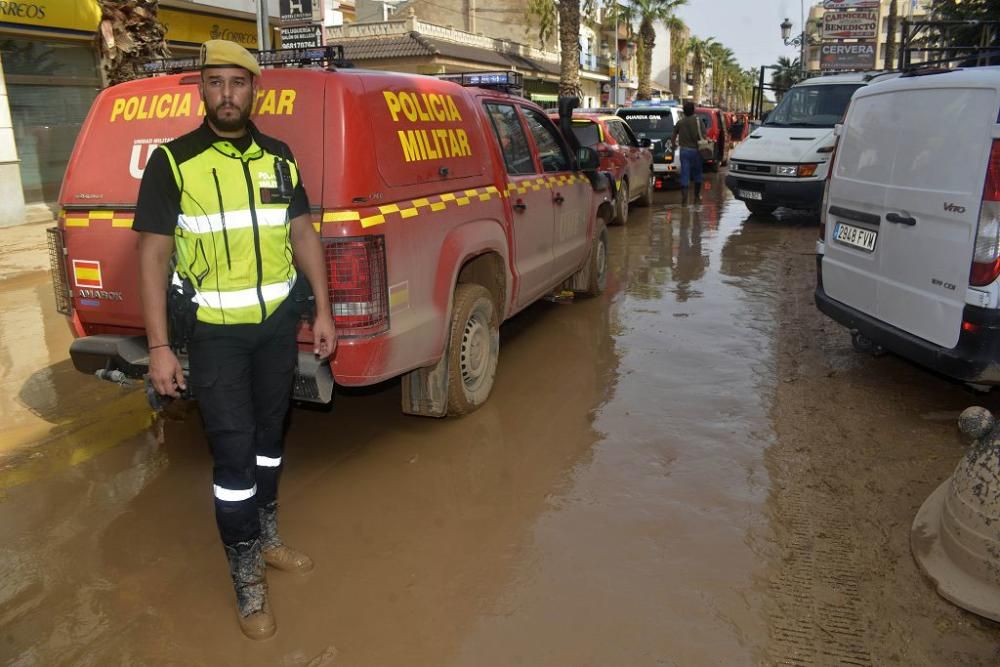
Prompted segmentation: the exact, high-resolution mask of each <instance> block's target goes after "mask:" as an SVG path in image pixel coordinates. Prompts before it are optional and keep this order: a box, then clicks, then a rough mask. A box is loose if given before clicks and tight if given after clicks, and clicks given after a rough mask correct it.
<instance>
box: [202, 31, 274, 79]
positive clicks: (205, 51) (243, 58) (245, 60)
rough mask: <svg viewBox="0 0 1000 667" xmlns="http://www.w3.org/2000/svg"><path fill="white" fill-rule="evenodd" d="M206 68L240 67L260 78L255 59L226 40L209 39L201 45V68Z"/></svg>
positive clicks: (235, 44) (238, 46)
mask: <svg viewBox="0 0 1000 667" xmlns="http://www.w3.org/2000/svg"><path fill="white" fill-rule="evenodd" d="M206 67H242V68H243V69H245V70H247V71H248V72H250V73H251V74H254V75H256V76H260V65H259V64H258V63H257V59H256V58H254V57H253V55H252V54H251V53H250V52H249V51H247V50H246V49H244V48H243V47H242V46H240V45H239V44H237V43H236V42H230V41H229V40H227V39H210V40H208V41H207V42H205V43H204V44H202V45H201V68H202V69H205V68H206Z"/></svg>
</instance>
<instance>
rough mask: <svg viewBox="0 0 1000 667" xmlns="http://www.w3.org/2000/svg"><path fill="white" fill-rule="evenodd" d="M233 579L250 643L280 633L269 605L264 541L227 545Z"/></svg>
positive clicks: (242, 627) (243, 626)
mask: <svg viewBox="0 0 1000 667" xmlns="http://www.w3.org/2000/svg"><path fill="white" fill-rule="evenodd" d="M225 547H226V559H227V560H228V561H229V575H230V576H231V577H232V578H233V588H234V589H235V590H236V611H237V616H238V618H239V622H240V629H241V630H243V634H245V635H246V636H247V637H249V638H250V639H267V638H268V637H270V636H272V635H273V634H274V632H275V630H276V629H277V628H276V626H275V624H274V616H272V615H271V607H270V605H269V604H268V602H267V580H266V579H265V578H264V559H263V557H262V556H261V548H260V540H251V541H249V542H240V543H238V544H234V545H228V544H227V545H225Z"/></svg>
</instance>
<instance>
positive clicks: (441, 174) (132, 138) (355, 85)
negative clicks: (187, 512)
mask: <svg viewBox="0 0 1000 667" xmlns="http://www.w3.org/2000/svg"><path fill="white" fill-rule="evenodd" d="M283 53H287V52H282V51H278V52H272V53H268V54H265V59H262V60H263V62H265V63H266V64H267V63H274V62H275V61H280V60H281V57H282V54H283ZM323 54H324V55H323V58H324V59H325V58H331V57H332V56H331V51H330V50H329V49H327V50H326V51H324V52H323ZM303 58H304V56H303V54H301V53H291V54H289V60H290V61H291V62H295V63H301V61H302V59H303ZM519 76H520V75H519V74H517V73H514V72H497V73H485V74H475V75H461V76H458V77H451V78H452V79H455V80H447V79H443V78H433V77H425V76H418V75H410V74H399V73H392V72H381V71H365V70H355V69H348V68H344V69H336V68H334V67H327V68H315V69H313V68H306V67H275V68H271V69H265V70H264V72H263V74H262V77H261V83H260V87H259V93H258V100H257V103H256V106H255V113H254V117H253V118H254V121H255V123H256V124H257V125H258V126H259V127H260V129H261V130H262V131H263V132H265V133H267V134H271V135H274V136H276V137H278V138H280V139H282V140H284V141H285V142H287V143H288V144H289V145H290V147H291V149H292V151H293V152H294V154H295V156H296V158H297V160H298V162H299V165H300V168H301V171H302V173H303V176H304V182H305V186H306V190H307V192H308V193H309V197H310V200H311V202H312V205H313V211H312V215H313V220H314V224H315V226H316V228H317V229H318V230H319V232H320V234H321V237H322V240H323V244H324V247H325V252H326V258H327V261H328V263H329V265H328V272H329V292H330V300H331V303H332V308H333V311H334V313H333V314H334V321H335V323H336V325H337V327H338V333H339V336H340V341H339V345H338V347H337V351H336V354H335V355H334V357H333V358H332V360H331V361H330V362H329V364H327V363H320V362H317V361H316V360H315V358H314V356H313V355H312V353H311V346H310V345H309V344H308V343H309V341H310V340H311V336H310V332H309V331H308V322H303V324H302V330H301V332H300V339H299V340H300V343H301V346H300V350H301V353H300V355H299V367H298V371H297V377H296V383H295V387H296V390H295V396H296V398H297V399H299V400H305V401H314V402H320V403H323V402H328V401H330V400H332V387H333V382H334V381H335V382H336V383H339V384H342V385H351V386H358V385H370V384H374V383H377V382H381V381H383V380H386V379H389V378H393V377H396V376H402V378H403V383H402V385H403V396H402V409H403V411H404V412H406V413H410V414H418V415H427V416H438V417H440V416H445V415H457V414H463V413H466V412H469V411H471V410H474V409H475V408H477V407H478V406H479V405H481V404H482V403H483V402H484V401H485V400H486V398H487V397H488V396H489V393H490V390H491V388H492V386H493V378H494V373H495V371H496V366H497V360H498V355H499V346H500V342H499V326H500V323H501V322H502V321H504V320H506V319H507V318H509V317H511V316H512V315H514V314H515V313H517V312H518V311H520V310H522V309H523V308H525V307H526V306H528V305H529V304H531V303H532V302H534V301H535V300H537V299H539V298H541V297H543V296H546V295H547V294H550V293H552V292H553V291H559V290H563V289H572V290H574V291H576V292H578V293H581V294H585V295H595V294H598V293H599V292H600V291H601V290H602V289H603V287H604V284H605V272H606V268H607V232H606V229H605V225H606V223H607V222H608V221H609V220H610V219H611V217H612V215H613V205H612V202H611V188H610V187H609V180H608V178H607V177H606V176H605V175H604V174H602V173H600V172H599V171H597V169H598V164H599V161H598V157H597V154H596V152H595V151H593V149H589V148H585V147H584V148H577V147H576V145H575V144H572V143H571V142H572V141H573V140H572V139H569V140H567V138H566V134H567V133H564V132H562V131H560V129H559V128H558V127H557V126H556V125H555V124H554V123H553V122H552V121H551V120H550V119H549V118H548V117H547V116H546V114H545V112H544V111H543V110H542V109H541V108H539V107H538V106H537V105H535V104H533V103H531V102H530V101H528V100H526V99H524V98H522V97H520V96H518V95H516V94H513V93H512V92H510V91H511V90H512V89H515V88H516V86H517V85H518V84H519V80H518V78H519ZM198 80H199V74H198V73H197V72H188V73H177V74H166V75H162V76H159V75H157V76H151V77H149V78H146V79H142V80H138V81H132V82H129V83H125V84H121V85H117V86H114V87H112V88H109V89H106V90H104V91H102V92H101V94H100V95H99V96H98V98H97V99H96V101H95V102H94V105H93V108H92V109H91V111H90V114H89V116H88V117H87V120H86V122H85V123H84V124H83V127H82V129H81V132H80V135H79V137H78V139H77V142H76V146H75V148H74V151H73V155H72V158H71V160H70V163H69V166H68V168H67V173H66V178H65V180H64V182H63V187H62V192H61V195H60V206H61V209H62V211H61V213H60V216H59V224H58V227H57V228H53V229H52V230H50V244H51V249H52V251H53V252H52V256H53V266H52V270H53V276H54V281H53V283H54V285H55V290H56V300H57V303H58V304H59V306H60V309H61V310H62V311H63V312H64V313H66V314H67V315H68V317H69V318H70V321H71V323H72V328H73V330H74V332H75V334H76V336H77V339H76V340H75V341H74V342H73V343H72V345H71V349H70V355H71V357H72V359H73V363H74V365H75V366H76V368H77V369H78V370H80V371H83V372H87V373H96V374H97V375H99V376H105V377H106V376H109V375H115V376H117V377H121V375H120V374H124V375H125V376H127V377H130V378H136V379H138V378H141V377H143V375H144V373H145V372H146V371H147V366H148V351H147V349H146V339H145V335H144V330H143V319H142V311H141V307H140V303H139V289H138V280H137V276H138V265H137V257H136V244H137V240H138V234H136V233H135V232H133V231H132V230H131V224H132V218H133V216H134V210H135V201H136V195H137V192H138V186H139V180H140V179H141V177H142V171H143V167H144V166H145V164H146V161H147V160H148V158H149V155H150V153H151V152H152V151H153V150H154V149H155V148H156V146H157V145H158V144H160V143H163V142H165V141H168V140H170V139H172V138H174V137H177V136H179V135H182V134H184V133H186V132H188V131H190V130H192V129H194V128H195V127H197V125H198V124H200V123H201V122H202V118H203V116H204V109H203V107H202V106H201V103H200V98H199V94H198V86H197V83H198ZM565 106H566V107H567V109H566V113H565V116H566V121H565V124H566V128H567V130H568V122H569V120H568V119H569V115H570V113H571V111H572V109H571V106H570V105H565ZM182 363H186V361H185V360H183V359H182ZM116 371H117V373H116Z"/></svg>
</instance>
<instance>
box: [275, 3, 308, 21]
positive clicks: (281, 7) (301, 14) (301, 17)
mask: <svg viewBox="0 0 1000 667" xmlns="http://www.w3.org/2000/svg"><path fill="white" fill-rule="evenodd" d="M278 13H279V14H280V15H281V24H282V25H292V24H296V23H299V24H301V23H312V22H313V0H278Z"/></svg>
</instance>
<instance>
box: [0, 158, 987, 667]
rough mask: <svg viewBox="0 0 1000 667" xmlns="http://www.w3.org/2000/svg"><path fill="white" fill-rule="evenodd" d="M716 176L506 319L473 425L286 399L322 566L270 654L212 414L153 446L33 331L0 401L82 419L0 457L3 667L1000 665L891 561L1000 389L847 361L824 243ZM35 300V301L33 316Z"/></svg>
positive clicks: (148, 430) (288, 507) (900, 556)
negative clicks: (238, 590)
mask: <svg viewBox="0 0 1000 667" xmlns="http://www.w3.org/2000/svg"><path fill="white" fill-rule="evenodd" d="M720 183H721V179H720V178H719V177H718V176H716V177H713V179H712V181H711V184H710V185H711V188H710V189H708V190H707V191H706V195H707V196H706V201H705V203H704V205H702V206H699V207H691V208H689V209H685V210H682V209H681V208H680V207H679V206H677V205H676V204H677V201H678V196H677V193H676V192H668V193H665V194H658V195H657V198H656V199H657V201H656V203H655V205H654V206H652V207H651V208H649V209H641V208H636V209H633V211H632V213H631V216H630V219H629V223H628V225H627V226H625V227H617V228H612V229H610V230H609V236H610V243H609V246H610V256H609V262H610V264H611V272H610V275H609V281H608V291H607V293H606V294H605V295H603V296H602V297H600V298H597V299H590V300H578V301H577V302H573V303H564V304H563V303H560V304H556V303H547V302H543V303H539V304H536V305H535V306H532V307H531V308H529V309H528V310H526V311H525V312H523V313H521V314H520V315H518V316H517V317H516V318H514V319H513V320H512V321H511V322H509V323H508V324H506V325H505V326H504V327H503V328H502V330H501V339H502V346H501V357H500V365H499V368H498V373H497V383H496V385H495V387H494V391H493V394H492V396H491V397H490V399H489V401H488V402H487V404H486V405H485V406H484V407H483V408H481V409H480V410H478V411H477V412H475V413H473V414H471V415H468V416H466V417H463V418H460V419H447V420H429V419H419V418H413V417H406V416H403V415H402V414H401V413H400V409H399V401H400V387H399V383H398V382H396V383H388V384H385V385H381V386H378V387H373V388H369V389H365V390H353V391H338V395H337V397H336V402H335V405H334V408H333V410H332V413H329V414H328V413H324V412H317V411H309V410H296V411H294V414H293V419H292V424H291V427H290V430H289V433H288V439H287V449H286V454H285V461H286V469H285V472H284V477H283V481H282V487H281V502H282V514H281V517H282V521H281V523H282V532H283V533H284V537H285V539H286V540H287V541H288V542H289V544H291V545H292V546H295V547H298V548H301V549H303V550H304V551H306V552H307V553H309V554H310V555H311V556H312V557H313V559H314V560H315V562H316V568H315V570H314V571H313V572H311V573H310V574H308V575H305V576H303V577H296V576H293V575H288V574H285V573H281V572H276V573H271V574H270V575H269V577H268V579H269V582H270V586H271V602H272V608H273V609H274V612H275V615H276V618H277V623H278V633H277V635H276V636H275V637H274V638H273V639H270V640H268V641H264V642H251V641H249V640H246V639H244V638H243V636H242V634H241V633H240V631H239V628H238V626H237V623H236V621H235V618H234V617H233V616H234V612H233V593H232V589H231V587H230V585H229V583H228V581H227V572H226V564H225V558H224V556H223V551H222V547H221V545H220V544H219V541H218V536H217V533H216V529H215V525H214V519H213V514H212V501H211V461H210V458H209V455H208V451H207V447H206V444H205V441H204V437H203V434H202V431H201V427H200V423H199V419H198V414H197V410H196V409H195V408H194V406H186V405H183V404H175V405H174V406H173V407H172V408H171V409H170V410H169V411H168V412H167V413H166V414H165V415H164V416H163V417H162V418H160V419H158V420H157V421H155V422H154V423H153V425H152V426H150V427H146V422H141V420H142V419H146V418H148V411H145V412H144V411H143V409H142V407H141V405H140V404H139V400H140V399H141V398H142V396H141V394H140V393H139V392H132V393H128V394H124V395H123V394H122V393H121V390H120V389H119V388H117V387H114V386H109V385H104V384H101V383H98V382H97V381H96V380H92V379H90V378H86V377H82V376H80V377H78V378H74V377H73V376H72V375H71V374H70V371H71V369H70V368H68V367H67V366H66V364H67V362H66V359H65V352H64V351H62V352H59V351H56V349H57V348H61V346H62V345H64V344H67V343H68V341H67V340H66V334H65V332H63V333H59V334H54V333H50V332H49V328H50V327H51V326H54V325H50V324H49V323H48V322H49V321H50V320H52V319H53V318H52V314H51V313H49V312H48V311H46V312H45V313H43V315H44V319H45V321H46V322H47V323H46V324H45V325H41V328H39V326H40V325H35V324H33V325H30V326H33V327H35V328H34V329H31V330H32V331H36V332H38V333H36V334H34V335H35V336H36V337H39V338H44V339H45V340H46V345H47V347H48V348H49V350H50V354H49V357H48V360H47V361H45V362H42V363H34V362H33V363H34V366H39V368H34V369H32V368H29V366H32V364H30V363H22V364H21V366H18V368H23V372H21V375H19V376H17V377H18V378H20V379H19V380H16V381H15V380H13V379H10V381H9V382H8V383H7V385H6V386H4V390H5V392H7V394H8V396H5V398H6V399H7V400H10V394H11V393H12V392H13V394H14V395H16V396H19V397H20V398H19V400H21V402H22V403H23V404H24V405H27V406H30V407H31V409H32V410H34V412H33V413H32V414H35V413H37V414H38V415H41V416H43V417H44V419H45V421H46V423H52V424H63V423H64V422H65V426H66V428H67V429H69V428H70V427H71V426H73V425H75V424H78V422H79V421H80V420H81V419H83V414H85V415H88V416H93V415H97V416H98V417H97V421H94V422H89V426H88V427H87V428H80V429H76V430H69V431H67V433H76V434H79V435H78V436H76V439H75V440H74V439H73V438H71V437H70V436H69V435H66V436H65V437H61V438H57V439H56V440H54V441H52V443H51V445H50V443H46V445H45V447H43V448H41V449H40V450H35V451H36V453H38V454H39V455H40V456H41V457H42V460H51V461H58V465H35V466H32V464H31V460H32V459H28V460H24V461H16V462H15V463H12V464H11V465H10V466H8V467H7V468H0V490H3V491H4V495H2V496H0V530H2V532H3V535H4V540H3V541H2V543H0V571H2V572H3V577H2V579H0V664H4V665H16V666H17V667H34V666H35V665H45V666H46V667H47V666H49V665H74V666H77V665H83V666H90V665H93V666H95V667H98V666H101V667H103V666H105V665H143V666H146V665H154V666H156V665H185V666H200V665H205V666H212V667H215V666H216V665H240V666H241V667H242V666H250V667H256V666H258V665H260V666H267V667H272V666H273V667H396V666H400V667H425V666H426V667H494V666H495V667H510V666H513V665H525V666H530V667H562V666H566V667H590V666H593V667H662V666H681V667H687V666H693V667H700V666H702V665H725V666H727V667H729V666H737V665H774V664H788V665H891V664H899V665H906V666H909V665H995V664H998V663H1000V657H998V654H997V652H996V651H997V646H998V641H1000V632H998V629H997V626H995V625H994V624H990V623H987V622H985V621H981V620H979V619H977V618H976V617H974V616H971V615H969V614H966V613H965V612H962V611H960V610H958V609H956V608H955V607H953V606H952V605H950V604H949V603H947V602H945V601H943V600H942V599H940V598H938V597H937V595H936V594H935V593H934V592H933V590H932V588H931V587H930V585H929V584H928V583H927V582H926V581H925V580H923V579H922V578H921V576H920V575H919V573H918V572H917V570H916V567H915V566H914V564H913V561H912V559H911V557H910V554H909V547H908V536H909V525H910V522H911V521H912V518H913V515H914V514H915V512H916V509H917V507H919V505H920V503H921V502H922V501H923V499H924V498H925V497H926V495H927V494H929V493H930V491H931V490H932V489H933V488H934V487H935V486H936V485H937V484H938V483H939V482H940V481H941V480H942V479H943V478H944V477H945V476H946V475H947V474H949V473H950V471H951V470H952V468H953V467H954V465H955V464H956V463H957V461H958V457H959V456H960V455H961V453H962V447H961V444H960V442H959V441H958V436H957V430H956V427H955V421H954V418H955V417H957V415H958V412H959V411H960V410H961V409H962V408H964V407H966V406H967V405H969V404H971V403H975V402H980V403H983V404H984V405H986V406H987V407H990V408H991V409H993V410H994V411H995V412H996V411H997V409H998V407H1000V406H997V405H996V403H997V402H998V401H1000V398H994V396H993V395H990V396H989V397H987V398H986V399H984V400H980V399H979V398H977V397H976V396H973V395H970V394H968V393H966V391H965V390H964V389H962V388H961V387H959V386H957V385H954V384H951V383H949V382H947V381H944V380H941V379H939V378H936V377H934V376H932V375H930V374H928V373H926V372H924V371H922V370H920V369H917V368H914V367H912V366H909V365H908V364H905V363H903V362H901V361H899V360H898V359H894V358H892V357H883V358H879V359H872V358H868V357H862V356H859V355H857V354H856V353H854V352H853V351H852V350H851V347H850V342H849V338H848V336H847V333H846V332H845V331H843V330H841V329H840V328H839V327H838V326H837V325H834V324H833V323H832V322H829V321H827V320H825V319H824V318H823V317H822V316H821V315H820V314H819V313H818V312H817V311H816V310H815V308H814V306H813V305H812V302H811V290H812V285H813V284H814V282H813V281H814V279H813V274H812V271H813V270H814V269H813V267H814V263H813V262H814V258H813V256H812V252H813V240H814V238H815V234H816V231H815V226H814V225H811V224H806V223H803V222H796V221H794V220H793V221H787V220H786V221H784V222H779V223H776V222H774V221H773V220H772V221H761V220H756V219H752V218H748V216H747V215H746V212H745V210H744V208H743V205H742V204H740V203H739V202H734V201H732V200H731V199H728V195H727V194H726V193H725V192H723V191H722V190H721V189H720V187H719V186H720ZM22 287H23V288H25V289H29V290H35V293H34V296H32V294H30V293H28V292H24V293H19V295H17V296H15V297H14V299H15V300H14V301H11V302H10V303H12V304H14V305H15V306H16V307H17V308H18V309H19V310H21V311H22V312H24V313H28V312H29V311H31V309H30V308H29V306H30V303H31V301H32V299H33V298H34V299H37V300H39V301H41V300H42V299H45V298H46V297H47V295H45V294H42V293H41V292H42V288H41V286H40V282H38V281H34V279H32V281H28V282H25V283H24V284H23V285H21V284H20V283H19V287H18V289H20V288H22ZM14 291H15V290H11V294H13V293H14ZM37 310H38V309H37V308H35V311H37ZM55 319H58V318H55ZM28 320H31V318H28ZM31 321H34V320H31ZM0 322H2V319H0ZM27 326H28V325H27V324H20V325H17V326H12V327H9V328H8V329H7V330H6V333H4V335H5V336H8V338H5V339H4V340H5V341H9V340H16V341H17V346H16V347H15V349H20V348H19V346H22V345H27V344H29V342H30V341H28V340H27V339H26V338H25V337H24V336H20V337H18V336H19V333H18V332H19V331H20V330H22V329H24V330H27V329H26V327H27ZM52 331H53V332H54V331H55V329H52ZM0 333H2V332H0ZM8 358H9V359H11V360H12V363H13V362H15V361H18V359H17V358H16V354H12V355H8ZM12 367H13V366H12ZM9 377H10V378H13V377H14V376H13V375H11V376H9ZM60 378H61V379H60ZM75 380H78V381H79V382H76V381H75ZM88 383H89V384H88ZM87 387H90V388H92V389H93V391H92V392H90V391H88V390H87V389H86V388H87ZM109 391H110V393H107V392H109ZM50 392H55V396H54V397H52V396H50V395H49V393H50ZM102 392H105V393H102ZM115 392H117V393H115ZM81 394H82V395H81ZM46 397H48V398H46ZM46 400H48V403H46V402H45V401H46ZM87 406H90V407H89V408H88V409H86V410H84V411H83V413H81V412H80V411H81V408H83V407H87ZM108 411H111V412H110V413H109V412H108ZM136 423H140V428H139V429H138V430H139V434H138V435H130V433H134V432H135V430H132V431H129V430H128V429H129V428H133V427H134V425H135V424H136ZM102 426H103V428H101V427H102Z"/></svg>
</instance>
